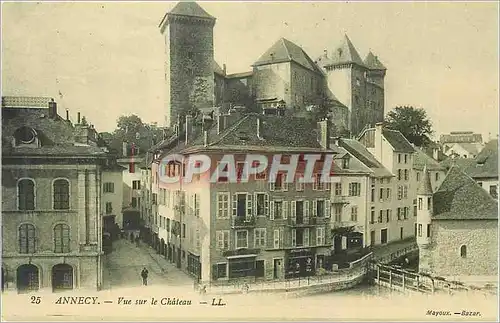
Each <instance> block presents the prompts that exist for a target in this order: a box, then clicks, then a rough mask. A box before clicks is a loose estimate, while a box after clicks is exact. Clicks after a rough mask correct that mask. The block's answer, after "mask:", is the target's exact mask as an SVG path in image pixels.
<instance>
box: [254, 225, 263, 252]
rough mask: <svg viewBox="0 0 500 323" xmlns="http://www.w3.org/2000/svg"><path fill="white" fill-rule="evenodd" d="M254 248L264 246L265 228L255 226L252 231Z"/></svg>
mask: <svg viewBox="0 0 500 323" xmlns="http://www.w3.org/2000/svg"><path fill="white" fill-rule="evenodd" d="M254 244H255V248H264V247H265V246H266V229H265V228H257V229H255V231H254Z"/></svg>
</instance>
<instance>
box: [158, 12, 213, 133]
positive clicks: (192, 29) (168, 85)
mask: <svg viewBox="0 0 500 323" xmlns="http://www.w3.org/2000/svg"><path fill="white" fill-rule="evenodd" d="M215 20H216V19H215V18H214V17H212V16H211V15H209V14H208V13H207V12H206V11H205V10H203V8H202V7H200V5H198V4H197V3H196V2H179V3H178V4H177V5H176V6H175V7H174V8H173V9H172V10H171V11H170V12H168V13H167V14H166V15H165V17H164V18H163V19H162V21H161V23H160V26H159V27H160V32H161V33H162V35H163V37H164V39H165V59H164V66H165V110H164V111H165V126H167V127H171V126H173V124H175V123H176V120H177V117H178V116H183V115H185V114H186V113H187V112H188V111H191V110H193V109H200V108H204V107H205V108H206V107H211V106H213V104H214V69H213V64H214V34H213V28H214V25H215Z"/></svg>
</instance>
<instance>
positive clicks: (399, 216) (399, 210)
mask: <svg viewBox="0 0 500 323" xmlns="http://www.w3.org/2000/svg"><path fill="white" fill-rule="evenodd" d="M401 217H402V211H401V208H400V207H398V221H401Z"/></svg>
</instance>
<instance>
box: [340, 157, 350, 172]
mask: <svg viewBox="0 0 500 323" xmlns="http://www.w3.org/2000/svg"><path fill="white" fill-rule="evenodd" d="M342 168H343V169H349V157H348V156H347V157H344V158H342Z"/></svg>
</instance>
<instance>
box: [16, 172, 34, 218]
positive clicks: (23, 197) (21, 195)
mask: <svg viewBox="0 0 500 323" xmlns="http://www.w3.org/2000/svg"><path fill="white" fill-rule="evenodd" d="M17 201H18V209H19V210H21V211H28V210H34V209H35V181H33V180H32V179H28V178H25V179H21V180H19V182H18V183H17Z"/></svg>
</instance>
